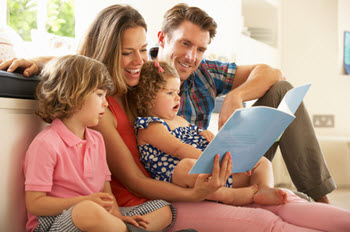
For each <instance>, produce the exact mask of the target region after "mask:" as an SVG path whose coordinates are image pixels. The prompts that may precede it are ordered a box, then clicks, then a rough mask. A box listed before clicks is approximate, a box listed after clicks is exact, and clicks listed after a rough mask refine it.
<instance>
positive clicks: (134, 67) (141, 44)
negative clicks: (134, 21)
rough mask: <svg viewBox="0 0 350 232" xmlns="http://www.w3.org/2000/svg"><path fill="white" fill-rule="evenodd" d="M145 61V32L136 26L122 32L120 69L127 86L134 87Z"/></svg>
mask: <svg viewBox="0 0 350 232" xmlns="http://www.w3.org/2000/svg"><path fill="white" fill-rule="evenodd" d="M146 60H147V41H146V31H145V29H144V28H143V27H141V26H137V27H133V28H129V29H127V30H125V31H124V33H123V35H122V67H123V70H124V77H125V81H126V84H127V85H128V86H135V85H137V84H138V83H139V80H140V70H141V67H142V65H143V63H144V62H145V61H146Z"/></svg>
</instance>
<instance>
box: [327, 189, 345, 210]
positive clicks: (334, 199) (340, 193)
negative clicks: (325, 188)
mask: <svg viewBox="0 0 350 232" xmlns="http://www.w3.org/2000/svg"><path fill="white" fill-rule="evenodd" d="M328 198H329V200H330V203H331V204H332V205H335V206H338V207H340V208H343V209H347V210H350V188H338V189H336V190H335V191H333V192H332V193H330V194H329V195H328Z"/></svg>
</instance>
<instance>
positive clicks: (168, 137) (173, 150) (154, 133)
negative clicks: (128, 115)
mask: <svg viewBox="0 0 350 232" xmlns="http://www.w3.org/2000/svg"><path fill="white" fill-rule="evenodd" d="M137 141H138V144H139V145H142V144H151V145H153V146H154V147H156V148H158V149H160V150H161V151H163V152H165V153H167V154H170V155H172V156H174V157H176V158H178V159H184V158H192V159H198V158H199V156H200V155H201V154H202V151H201V150H199V149H197V148H195V147H193V146H191V145H189V144H186V143H183V142H181V141H180V140H179V139H178V138H176V137H175V136H174V135H172V134H171V133H170V132H169V131H168V129H167V128H166V127H165V126H164V125H163V124H161V123H158V122H154V123H150V124H149V125H148V127H147V128H146V129H139V131H138V134H137Z"/></svg>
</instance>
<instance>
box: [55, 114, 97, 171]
mask: <svg viewBox="0 0 350 232" xmlns="http://www.w3.org/2000/svg"><path fill="white" fill-rule="evenodd" d="M51 128H52V129H53V130H54V131H56V133H57V134H58V135H59V136H60V137H61V139H62V140H63V141H64V143H65V144H67V146H68V147H74V146H78V145H79V144H82V143H83V142H86V143H85V151H84V161H83V162H84V177H85V178H90V177H92V174H93V171H92V170H93V166H94V163H93V158H92V155H93V154H92V152H91V151H90V147H91V146H93V145H95V144H96V143H97V142H96V141H95V140H94V139H93V137H92V135H91V133H90V132H89V130H88V129H87V128H85V139H86V140H85V141H84V140H82V139H80V138H79V137H78V136H76V135H75V134H74V133H73V132H72V131H70V130H69V129H68V128H67V127H66V125H64V123H63V122H62V121H61V120H60V119H55V120H54V121H53V122H52V123H51ZM91 149H93V148H92V147H91Z"/></svg>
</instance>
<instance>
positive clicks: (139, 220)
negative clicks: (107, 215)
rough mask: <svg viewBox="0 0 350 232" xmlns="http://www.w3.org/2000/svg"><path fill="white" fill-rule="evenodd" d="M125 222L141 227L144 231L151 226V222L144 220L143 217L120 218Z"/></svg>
mask: <svg viewBox="0 0 350 232" xmlns="http://www.w3.org/2000/svg"><path fill="white" fill-rule="evenodd" d="M119 218H120V219H121V220H122V221H123V222H127V223H129V224H131V225H134V226H137V227H141V228H143V229H146V227H147V224H149V222H148V221H147V220H146V219H144V218H143V217H142V216H141V215H135V216H132V217H129V216H120V217H119Z"/></svg>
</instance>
